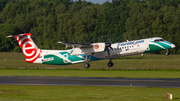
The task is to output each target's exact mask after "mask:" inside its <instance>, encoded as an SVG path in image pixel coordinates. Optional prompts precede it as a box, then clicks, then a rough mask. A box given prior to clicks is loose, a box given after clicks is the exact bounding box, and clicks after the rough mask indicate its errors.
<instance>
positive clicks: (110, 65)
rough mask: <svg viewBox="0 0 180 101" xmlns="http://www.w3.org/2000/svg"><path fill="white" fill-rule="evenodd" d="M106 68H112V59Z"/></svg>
mask: <svg viewBox="0 0 180 101" xmlns="http://www.w3.org/2000/svg"><path fill="white" fill-rule="evenodd" d="M108 66H109V67H112V66H113V63H112V59H110V61H109V62H108Z"/></svg>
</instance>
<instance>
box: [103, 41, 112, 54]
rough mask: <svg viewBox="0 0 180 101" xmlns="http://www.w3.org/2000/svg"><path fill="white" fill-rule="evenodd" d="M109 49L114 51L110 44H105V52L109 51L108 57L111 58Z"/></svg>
mask: <svg viewBox="0 0 180 101" xmlns="http://www.w3.org/2000/svg"><path fill="white" fill-rule="evenodd" d="M109 48H110V49H112V50H113V48H112V47H111V44H110V43H105V50H107V52H108V56H110V52H109Z"/></svg>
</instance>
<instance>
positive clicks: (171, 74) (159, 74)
mask: <svg viewBox="0 0 180 101" xmlns="http://www.w3.org/2000/svg"><path fill="white" fill-rule="evenodd" d="M0 76H38V77H40V76H43V77H110V78H116V77H120V78H180V71H118V70H87V69H85V70H16V69H0Z"/></svg>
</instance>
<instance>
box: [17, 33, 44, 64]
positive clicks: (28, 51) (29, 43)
mask: <svg viewBox="0 0 180 101" xmlns="http://www.w3.org/2000/svg"><path fill="white" fill-rule="evenodd" d="M31 36H32V34H31V33H25V34H18V35H16V36H15V38H16V39H17V41H18V43H19V45H20V47H21V49H22V51H23V53H24V55H25V57H26V60H25V61H26V62H30V63H33V62H34V61H36V60H37V58H38V57H40V56H41V53H42V52H41V50H40V49H38V47H37V46H36V44H35V43H34V42H33V40H32V39H31Z"/></svg>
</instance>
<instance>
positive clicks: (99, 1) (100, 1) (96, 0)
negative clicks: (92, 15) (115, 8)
mask: <svg viewBox="0 0 180 101" xmlns="http://www.w3.org/2000/svg"><path fill="white" fill-rule="evenodd" d="M73 1H78V0H73ZM81 1H83V0H81ZM85 1H88V2H92V3H99V4H103V3H104V2H106V1H109V2H111V1H112V0H85Z"/></svg>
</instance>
